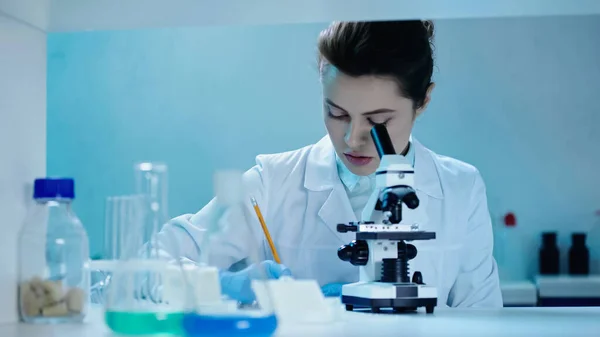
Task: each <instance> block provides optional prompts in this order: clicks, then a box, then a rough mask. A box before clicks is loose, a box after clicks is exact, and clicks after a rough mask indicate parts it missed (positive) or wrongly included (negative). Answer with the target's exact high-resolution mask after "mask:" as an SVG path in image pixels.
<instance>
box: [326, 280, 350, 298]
mask: <svg viewBox="0 0 600 337" xmlns="http://www.w3.org/2000/svg"><path fill="white" fill-rule="evenodd" d="M344 284H346V283H329V284H326V285H324V286H322V287H321V292H323V295H324V296H325V297H336V296H340V295H342V286H343V285H344Z"/></svg>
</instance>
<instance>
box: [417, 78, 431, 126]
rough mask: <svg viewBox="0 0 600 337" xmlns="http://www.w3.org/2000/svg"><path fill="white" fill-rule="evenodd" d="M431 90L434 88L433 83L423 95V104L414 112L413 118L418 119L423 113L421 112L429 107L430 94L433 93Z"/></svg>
mask: <svg viewBox="0 0 600 337" xmlns="http://www.w3.org/2000/svg"><path fill="white" fill-rule="evenodd" d="M433 88H435V83H433V82H432V83H431V84H430V85H429V87H428V88H427V93H426V94H425V99H424V100H423V104H422V105H421V106H420V107H419V108H418V109H417V111H416V114H415V118H416V117H418V116H419V115H421V114H422V113H423V111H425V109H427V106H428V105H429V102H430V101H431V92H432V91H433Z"/></svg>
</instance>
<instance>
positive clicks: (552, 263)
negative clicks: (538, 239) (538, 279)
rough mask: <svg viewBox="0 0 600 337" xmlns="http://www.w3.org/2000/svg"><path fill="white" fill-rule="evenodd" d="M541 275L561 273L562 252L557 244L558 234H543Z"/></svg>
mask: <svg viewBox="0 0 600 337" xmlns="http://www.w3.org/2000/svg"><path fill="white" fill-rule="evenodd" d="M539 264H540V266H539V267H540V275H558V274H559V272H560V251H559V249H558V245H557V244H556V233H555V232H546V233H542V247H541V248H540V256H539Z"/></svg>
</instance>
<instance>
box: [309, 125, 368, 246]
mask: <svg viewBox="0 0 600 337" xmlns="http://www.w3.org/2000/svg"><path fill="white" fill-rule="evenodd" d="M304 187H305V188H306V189H308V190H310V191H312V193H315V194H313V197H317V198H318V197H324V196H325V195H326V197H325V201H324V202H323V204H322V206H321V208H320V209H319V211H318V216H319V218H320V219H321V221H323V222H324V223H325V225H326V226H327V228H328V230H329V231H330V232H331V233H332V235H335V236H336V237H337V238H338V239H339V241H340V243H341V244H346V243H347V241H348V239H349V238H350V236H349V234H348V233H338V232H337V225H338V224H341V223H344V224H347V223H349V222H355V221H357V219H356V216H355V215H354V211H353V210H352V206H351V205H350V200H349V199H348V195H347V193H346V190H345V189H344V185H343V184H342V182H341V180H340V178H339V176H338V172H337V169H336V163H335V152H334V149H333V145H332V144H331V140H330V139H329V137H328V136H325V137H323V138H322V139H321V140H320V141H319V142H318V143H317V144H315V145H314V146H313V148H312V149H311V152H310V154H309V157H308V160H307V164H306V174H305V180H304ZM310 197H311V194H310V193H309V198H310Z"/></svg>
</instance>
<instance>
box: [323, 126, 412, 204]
mask: <svg viewBox="0 0 600 337" xmlns="http://www.w3.org/2000/svg"><path fill="white" fill-rule="evenodd" d="M405 157H406V158H408V160H409V161H410V162H411V164H412V166H413V167H414V166H415V150H414V146H413V145H412V135H411V136H410V138H409V141H408V153H407V154H406V156H405ZM335 162H336V166H337V171H338V175H339V176H340V179H341V180H342V183H343V184H344V186H345V187H346V190H348V192H354V191H355V190H356V189H357V187H359V186H360V187H362V188H360V190H369V191H370V190H371V189H372V188H371V186H375V185H374V183H375V173H373V174H371V175H368V176H358V175H356V174H354V173H352V172H350V170H349V169H348V168H347V167H346V165H344V163H343V162H342V160H341V159H340V157H339V156H338V155H337V153H336V154H335Z"/></svg>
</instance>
